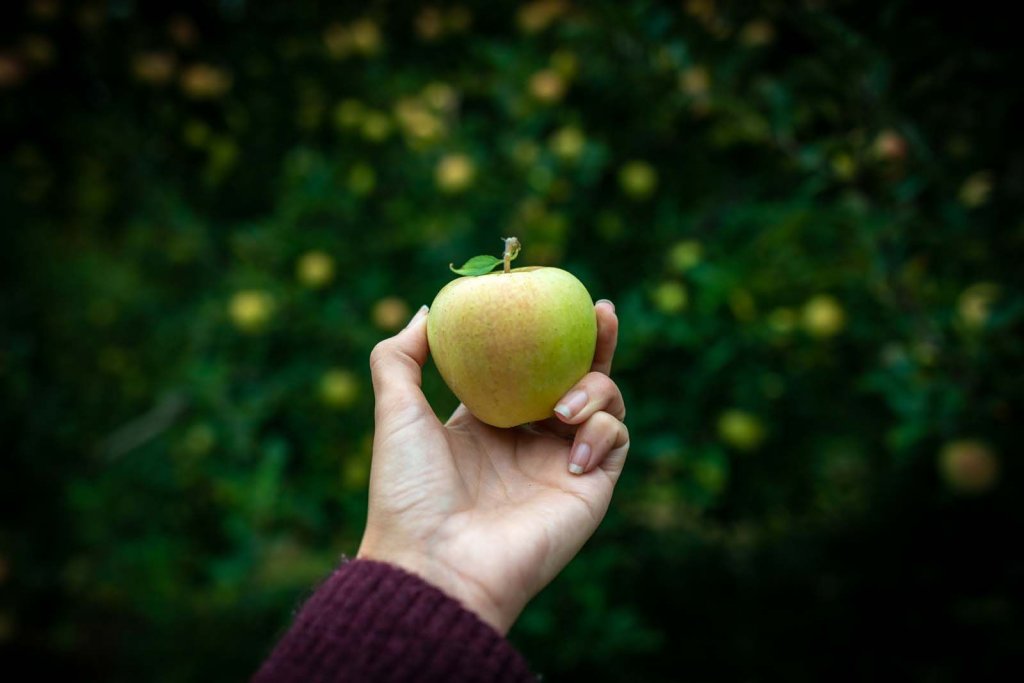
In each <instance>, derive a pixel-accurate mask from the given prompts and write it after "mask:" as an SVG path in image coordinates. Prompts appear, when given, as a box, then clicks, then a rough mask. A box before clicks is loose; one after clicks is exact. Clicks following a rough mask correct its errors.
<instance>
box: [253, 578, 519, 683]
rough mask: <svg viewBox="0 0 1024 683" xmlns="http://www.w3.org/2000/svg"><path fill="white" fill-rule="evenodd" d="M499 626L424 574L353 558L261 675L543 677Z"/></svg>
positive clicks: (257, 681)
mask: <svg viewBox="0 0 1024 683" xmlns="http://www.w3.org/2000/svg"><path fill="white" fill-rule="evenodd" d="M535 680H536V679H535V678H534V677H533V676H532V675H531V674H530V670H529V668H528V667H527V665H526V662H525V661H524V660H523V658H522V657H521V656H520V655H519V653H518V652H516V651H515V649H514V648H513V647H512V645H511V644H509V642H508V641H507V640H505V639H504V638H503V637H502V636H501V635H500V634H499V633H498V632H497V631H495V630H494V629H493V628H492V627H490V626H489V625H487V624H486V623H484V622H483V621H482V620H481V619H480V618H479V617H478V616H477V615H476V614H474V613H472V612H470V611H469V610H467V609H466V608H465V607H463V606H462V605H461V604H459V603H458V602H457V601H455V600H454V599H452V598H450V597H448V595H446V594H445V593H443V592H441V591H440V590H439V589H437V588H435V587H434V586H433V585H431V584H429V583H427V582H426V581H424V580H423V579H420V578H419V577H417V576H414V575H412V574H409V573H408V572H406V571H404V570H402V569H399V568H398V567H395V566H393V565H390V564H384V563H382V562H371V561H369V560H353V561H348V562H344V563H343V564H342V565H341V567H339V568H338V569H337V571H335V572H334V574H332V575H331V577H330V578H329V579H327V581H325V582H324V583H323V585H321V586H320V587H319V588H318V589H317V591H316V592H315V593H314V594H313V596H312V597H310V598H309V600H308V601H307V602H306V604H305V605H304V606H303V607H302V609H301V610H300V611H299V613H298V616H296V617H295V621H294V623H293V624H292V627H291V628H290V629H289V630H288V632H287V633H285V634H284V637H282V638H281V641H280V642H279V643H278V644H277V647H275V648H274V651H273V652H272V653H271V654H270V657H269V658H268V659H267V660H266V661H265V662H264V663H263V666H262V667H261V668H260V670H259V671H258V672H257V673H256V676H255V677H254V678H253V681H254V683H270V682H271V681H289V682H290V681H296V682H298V681H303V682H305V681H310V682H313V681H367V682H368V683H372V682H373V681H388V682H389V683H390V682H391V681H481V682H482V681H535Z"/></svg>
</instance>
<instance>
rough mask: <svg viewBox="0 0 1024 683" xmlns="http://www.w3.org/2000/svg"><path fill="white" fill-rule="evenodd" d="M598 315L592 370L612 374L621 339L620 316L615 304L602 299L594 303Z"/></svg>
mask: <svg viewBox="0 0 1024 683" xmlns="http://www.w3.org/2000/svg"><path fill="white" fill-rule="evenodd" d="M594 311H595V312H596V315H597V346H596V347H595V348H594V363H593V365H591V366H590V371H591V372H600V373H603V374H605V375H610V374H611V372H612V357H613V356H614V355H615V344H616V343H618V340H619V318H618V316H616V315H615V304H613V303H612V302H611V301H608V299H601V300H599V301H598V302H597V303H596V304H595V305H594Z"/></svg>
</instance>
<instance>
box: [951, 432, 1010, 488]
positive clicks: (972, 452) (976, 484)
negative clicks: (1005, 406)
mask: <svg viewBox="0 0 1024 683" xmlns="http://www.w3.org/2000/svg"><path fill="white" fill-rule="evenodd" d="M939 472H940V474H941V475H942V478H943V479H945V481H946V484H947V485H948V486H949V487H950V488H951V489H953V490H954V491H956V492H958V493H965V494H979V493H984V492H986V491H988V490H989V489H991V488H992V487H993V486H995V485H996V482H997V481H998V480H999V459H998V457H997V456H996V454H995V453H994V452H993V451H992V449H991V448H989V446H988V445H987V444H985V443H983V442H981V441H977V440H975V439H960V440H957V441H951V442H949V443H947V444H946V445H945V446H943V448H942V450H941V451H939Z"/></svg>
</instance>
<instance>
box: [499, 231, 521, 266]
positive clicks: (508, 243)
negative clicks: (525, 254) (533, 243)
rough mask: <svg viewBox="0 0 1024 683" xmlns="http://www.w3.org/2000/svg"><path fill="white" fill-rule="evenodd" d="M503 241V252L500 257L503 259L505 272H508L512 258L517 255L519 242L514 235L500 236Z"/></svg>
mask: <svg viewBox="0 0 1024 683" xmlns="http://www.w3.org/2000/svg"><path fill="white" fill-rule="evenodd" d="M501 239H503V240H504V241H505V253H504V254H502V257H503V258H504V259H505V272H506V273H507V272H509V271H510V270H511V268H512V259H514V258H515V257H516V256H519V249H520V246H521V245H520V244H519V240H518V239H517V238H515V237H502V238H501Z"/></svg>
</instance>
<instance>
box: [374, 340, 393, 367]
mask: <svg viewBox="0 0 1024 683" xmlns="http://www.w3.org/2000/svg"><path fill="white" fill-rule="evenodd" d="M390 355H391V346H390V344H389V340H387V339H385V340H383V341H380V342H377V345H376V346H374V347H373V350H372V351H370V369H371V370H376V369H378V368H379V367H380V365H381V364H383V363H386V362H387V359H388V356H390Z"/></svg>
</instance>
